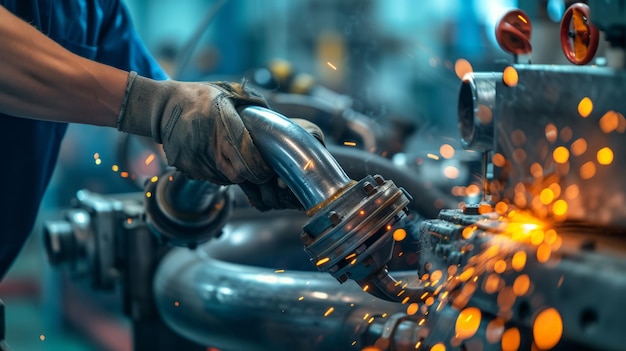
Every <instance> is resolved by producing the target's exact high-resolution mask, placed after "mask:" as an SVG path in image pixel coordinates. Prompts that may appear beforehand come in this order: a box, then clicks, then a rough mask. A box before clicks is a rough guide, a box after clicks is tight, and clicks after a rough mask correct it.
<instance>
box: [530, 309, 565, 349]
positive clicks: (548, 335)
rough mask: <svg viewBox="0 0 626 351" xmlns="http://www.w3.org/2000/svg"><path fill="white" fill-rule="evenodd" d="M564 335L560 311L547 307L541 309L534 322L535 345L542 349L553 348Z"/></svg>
mask: <svg viewBox="0 0 626 351" xmlns="http://www.w3.org/2000/svg"><path fill="white" fill-rule="evenodd" d="M562 335H563V320H562V319H561V315H560V314H559V311H557V310H556V309H554V308H547V309H545V310H543V311H541V312H540V313H539V314H538V315H537V317H536V318H535V321H534V323H533V338H534V340H535V345H537V347H538V348H539V349H541V350H549V349H552V348H553V347H554V346H556V344H558V342H559V341H560V340H561V336H562Z"/></svg>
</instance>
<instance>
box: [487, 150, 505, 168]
mask: <svg viewBox="0 0 626 351" xmlns="http://www.w3.org/2000/svg"><path fill="white" fill-rule="evenodd" d="M491 162H493V164H494V166H497V167H504V165H506V158H504V155H502V154H501V153H495V154H494V155H493V157H492V159H491Z"/></svg>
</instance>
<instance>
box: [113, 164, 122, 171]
mask: <svg viewBox="0 0 626 351" xmlns="http://www.w3.org/2000/svg"><path fill="white" fill-rule="evenodd" d="M111 170H112V171H113V172H117V171H119V170H120V167H119V166H118V165H113V166H111Z"/></svg>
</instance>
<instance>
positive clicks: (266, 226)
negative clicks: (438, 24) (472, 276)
mask: <svg viewBox="0 0 626 351" xmlns="http://www.w3.org/2000/svg"><path fill="white" fill-rule="evenodd" d="M306 219H307V218H306V217H305V216H304V215H303V214H302V213H301V212H296V213H295V214H293V215H288V216H285V215H284V214H281V215H276V216H271V215H268V213H264V214H263V216H258V215H257V217H256V218H242V219H240V220H237V219H235V220H234V221H231V224H229V225H227V226H226V227H225V229H224V234H223V236H221V237H220V238H219V239H215V240H213V241H210V242H208V243H207V244H204V245H202V246H200V247H198V248H197V249H196V250H194V251H189V250H187V249H183V248H176V249H173V250H172V251H171V252H170V253H168V254H167V255H166V256H165V257H164V258H163V260H162V261H161V262H160V264H159V267H158V269H157V272H156V275H155V279H154V292H155V301H156V304H157V308H158V310H159V312H160V315H161V316H162V318H163V319H164V320H165V322H166V323H167V324H168V325H169V326H170V327H171V328H172V329H173V330H175V331H176V332H178V333H179V334H180V335H182V336H184V337H186V338H188V339H190V340H193V341H195V342H198V343H200V344H203V345H207V346H212V347H216V348H219V349H220V350H224V351H235V350H237V351H240V350H248V351H260V350H302V351H304V350H307V351H311V350H325V351H326V350H347V349H352V348H355V349H360V348H361V347H364V346H367V345H361V344H357V345H353V344H352V343H353V342H354V341H357V342H358V343H360V342H361V338H360V336H361V335H363V333H365V332H366V328H365V327H367V320H368V318H370V317H374V316H381V315H382V314H385V313H386V314H387V316H391V315H392V314H394V313H399V312H404V311H405V310H406V307H407V305H402V304H399V303H392V302H388V301H384V300H380V299H376V298H374V297H372V296H371V295H369V294H367V293H365V292H363V291H362V289H361V288H360V287H359V286H358V285H356V284H345V285H340V284H337V281H336V280H335V279H334V278H332V277H331V276H330V275H329V274H326V273H320V272H313V271H303V270H302V269H306V270H309V269H311V270H312V269H314V267H313V266H312V265H311V264H310V262H308V257H306V255H305V254H304V253H303V252H302V250H301V248H302V243H301V242H300V240H299V237H298V232H299V231H300V228H301V226H302V225H303V223H304V222H305V221H306ZM283 270H284V271H283ZM395 275H396V276H397V277H399V278H400V279H408V278H409V277H414V276H415V272H414V271H412V270H411V271H400V272H395ZM366 313H367V314H368V317H365V320H364V316H365V315H366Z"/></svg>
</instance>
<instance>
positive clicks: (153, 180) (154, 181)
mask: <svg viewBox="0 0 626 351" xmlns="http://www.w3.org/2000/svg"><path fill="white" fill-rule="evenodd" d="M150 181H151V182H152V183H156V182H158V181H159V177H158V176H154V177H152V178H150Z"/></svg>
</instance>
